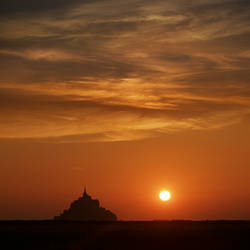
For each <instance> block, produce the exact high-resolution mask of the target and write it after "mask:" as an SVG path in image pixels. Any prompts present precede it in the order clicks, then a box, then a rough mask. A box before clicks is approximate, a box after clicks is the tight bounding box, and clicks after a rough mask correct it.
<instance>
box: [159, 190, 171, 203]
mask: <svg viewBox="0 0 250 250" xmlns="http://www.w3.org/2000/svg"><path fill="white" fill-rule="evenodd" d="M159 198H160V199H161V200H162V201H168V200H170V198H171V194H170V192H169V191H167V190H162V191H161V192H160V193H159Z"/></svg>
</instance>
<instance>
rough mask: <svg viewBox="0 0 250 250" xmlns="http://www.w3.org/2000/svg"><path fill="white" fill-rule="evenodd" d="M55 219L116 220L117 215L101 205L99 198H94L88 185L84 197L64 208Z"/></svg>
mask: <svg viewBox="0 0 250 250" xmlns="http://www.w3.org/2000/svg"><path fill="white" fill-rule="evenodd" d="M54 219H55V220H71V221H116V220H117V217H116V215H115V214H114V213H112V212H111V211H109V210H106V209H105V208H103V207H100V203H99V200H94V199H92V198H91V196H90V195H88V194H87V191H86V186H85V187H84V192H83V195H82V197H80V198H79V199H78V200H75V201H73V202H72V203H71V205H70V208H69V209H68V210H64V211H63V213H62V214H60V215H59V216H55V218H54Z"/></svg>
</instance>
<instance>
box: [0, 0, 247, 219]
mask: <svg viewBox="0 0 250 250" xmlns="http://www.w3.org/2000/svg"><path fill="white" fill-rule="evenodd" d="M30 1H31V0H24V1H22V4H20V1H18V0H12V1H8V2H5V3H3V4H2V3H0V16H1V17H0V30H1V32H0V113H1V116H0V166H1V168H0V197H1V204H2V205H1V207H0V219H22V218H26V219H28V218H30V219H35V218H43V219H44V218H51V217H53V216H54V215H57V214H58V213H59V212H61V211H62V210H63V209H65V208H67V207H68V206H69V204H70V202H71V201H72V200H73V199H75V198H77V197H78V196H80V195H81V193H82V191H83V187H84V184H87V187H88V190H89V193H90V194H91V195H92V196H93V197H97V198H99V199H100V200H101V203H102V204H103V206H105V207H106V208H108V209H111V210H112V211H114V212H115V213H116V214H117V215H118V218H119V219H250V213H249V211H250V198H249V197H250V185H249V180H250V167H249V166H250V157H249V153H250V130H249V125H250V74H249V67H250V19H249V16H250V3H249V1H240V2H239V1H236V0H232V1H228V0H209V1H208V0H199V1H198V0H194V1H188V3H187V1H184V0H178V1H176V0H175V1H174V0H173V1H172V0H170V1H165V0H155V1H151V0H127V1H125V2H124V1H121V0H102V1H100V0H91V1H89V0H86V1H80V0H72V1H66V0H54V1H53V2H51V1H48V0H44V1H42V2H37V3H36V4H30ZM161 189H169V190H170V191H171V192H172V199H171V200H170V201H169V202H167V203H162V202H160V201H159V199H158V193H159V191H160V190H161Z"/></svg>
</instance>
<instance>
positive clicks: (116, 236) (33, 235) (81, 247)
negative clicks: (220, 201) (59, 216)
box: [0, 221, 250, 250]
mask: <svg viewBox="0 0 250 250" xmlns="http://www.w3.org/2000/svg"><path fill="white" fill-rule="evenodd" d="M0 239H1V245H2V246H4V247H3V248H2V247H1V249H26V250H29V249H32V250H36V249H38V250H41V249H46V250H48V249H56V250H57V249H60V250H64V249H65V250H66V249H67V250H85V249H117V250H119V249H128V250H132V249H172V250H183V249H190V250H196V249H197V250H198V249H199V250H213V249H214V250H224V249H225V250H230V249H235V250H236V249H237V250H245V249H246V250H249V249H250V222H249V221H118V222H63V221H1V222H0Z"/></svg>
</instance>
